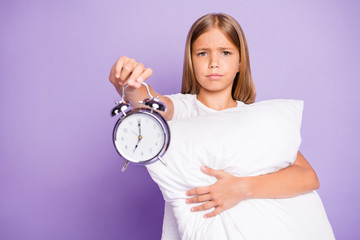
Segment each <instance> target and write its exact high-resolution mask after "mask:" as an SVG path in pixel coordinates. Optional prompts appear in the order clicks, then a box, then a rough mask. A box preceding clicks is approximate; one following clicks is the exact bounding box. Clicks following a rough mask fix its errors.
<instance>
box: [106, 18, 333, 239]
mask: <svg viewBox="0 0 360 240" xmlns="http://www.w3.org/2000/svg"><path fill="white" fill-rule="evenodd" d="M151 75H152V70H151V69H150V68H147V67H144V65H143V64H142V63H139V62H137V61H136V60H134V59H131V58H128V57H125V56H123V57H121V58H119V59H118V60H117V61H116V63H115V64H114V66H113V67H112V69H111V73H110V77H109V79H110V81H111V83H112V84H113V85H114V86H115V88H116V90H117V91H118V92H119V94H121V93H122V87H123V86H124V85H125V84H128V86H129V87H127V89H126V91H127V93H126V97H127V100H129V101H131V102H132V104H134V105H135V107H137V102H138V101H139V100H143V99H144V98H146V97H147V96H148V94H147V92H146V89H145V87H144V86H142V84H141V82H143V81H145V80H146V79H148V78H149V77H150V76H151ZM149 87H150V86H149ZM150 91H151V93H152V95H153V96H159V97H160V101H162V102H164V103H165V104H166V106H167V111H166V112H163V113H161V114H162V115H163V117H164V118H165V119H166V120H167V121H170V120H175V119H181V118H188V117H194V116H197V115H202V114H205V113H207V112H216V111H222V110H225V109H230V108H238V107H241V106H242V105H243V104H251V103H254V101H255V85H254V82H253V79H252V76H251V71H250V61H249V53H248V47H247V42H246V39H245V36H244V33H243V31H242V29H241V27H240V25H239V24H238V23H237V21H236V20H235V19H233V18H232V17H231V16H228V15H226V14H208V15H205V16H203V17H201V18H200V19H198V20H197V21H196V22H195V23H194V24H193V26H192V27H191V29H190V31H189V34H188V37H187V41H186V48H185V59H184V69H183V80H182V89H181V93H179V94H174V95H169V96H162V95H161V94H159V93H157V92H155V91H154V90H153V89H152V88H151V87H150ZM139 107H140V106H139ZM199 171H200V169H199ZM201 171H202V172H203V173H204V174H207V175H210V176H214V177H216V179H217V182H216V183H214V184H213V185H210V186H199V187H197V188H194V189H190V190H189V191H187V193H186V195H187V196H189V198H188V199H187V200H186V203H187V204H194V203H197V204H198V205H197V206H196V207H193V208H191V211H194V212H198V211H204V210H209V209H214V210H213V211H211V212H210V213H207V214H205V215H204V217H206V218H212V217H214V216H216V215H218V214H220V213H222V212H224V211H227V210H228V209H230V208H232V207H234V206H235V205H237V204H239V203H240V202H241V201H243V200H245V199H255V198H289V197H294V196H297V195H300V194H304V193H307V192H310V191H313V190H315V189H317V188H319V181H318V179H317V176H316V173H315V172H314V170H313V169H312V167H311V166H310V164H309V163H308V162H307V160H306V159H305V158H304V156H303V155H302V154H301V153H300V152H298V154H297V158H296V161H295V163H294V164H293V165H291V166H289V167H287V168H284V169H282V170H280V171H277V172H274V173H270V174H266V175H261V176H255V177H236V176H233V175H231V174H229V173H227V172H225V171H222V170H221V169H211V168H208V167H202V168H201ZM199 203H200V204H199ZM201 203H202V204H201ZM259 230H260V231H261V229H259ZM329 232H331V228H330V230H329ZM329 236H331V238H333V236H332V232H331V233H330V235H329ZM270 238H271V237H270ZM331 238H330V239H331ZM163 239H179V233H178V230H177V228H176V223H175V222H174V219H173V216H172V213H171V211H170V210H169V209H168V208H167V206H165V217H164V226H163Z"/></svg>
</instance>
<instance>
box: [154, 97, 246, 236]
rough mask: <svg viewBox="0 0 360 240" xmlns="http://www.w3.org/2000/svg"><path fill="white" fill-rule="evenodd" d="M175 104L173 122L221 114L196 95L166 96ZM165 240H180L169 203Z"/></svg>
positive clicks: (164, 226)
mask: <svg viewBox="0 0 360 240" xmlns="http://www.w3.org/2000/svg"><path fill="white" fill-rule="evenodd" d="M166 97H169V98H170V99H171V101H172V102H173V104H174V116H173V118H172V120H178V119H184V118H189V117H196V116H201V115H204V114H207V113H213V112H221V111H217V110H214V109H211V108H209V107H207V106H205V105H204V104H203V103H201V102H200V101H199V100H197V98H196V95H193V94H181V93H177V94H172V95H166ZM244 105H245V103H243V102H241V101H237V106H236V107H234V108H228V109H225V110H222V111H233V110H236V109H237V108H240V107H242V106H244ZM161 239H163V240H180V234H179V230H178V227H177V223H176V219H175V216H174V213H173V211H172V208H171V207H170V206H169V204H168V203H167V202H165V210H164V220H163V228H162V236H161Z"/></svg>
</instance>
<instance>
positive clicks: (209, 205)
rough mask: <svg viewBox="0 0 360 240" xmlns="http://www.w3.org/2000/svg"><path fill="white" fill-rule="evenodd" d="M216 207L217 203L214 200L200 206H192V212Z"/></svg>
mask: <svg viewBox="0 0 360 240" xmlns="http://www.w3.org/2000/svg"><path fill="white" fill-rule="evenodd" d="M213 207H216V203H215V202H214V201H210V202H206V203H204V204H201V205H200V206H196V207H192V208H191V209H190V210H191V211H192V212H199V211H204V210H208V209H210V208H213Z"/></svg>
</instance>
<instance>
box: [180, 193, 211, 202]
mask: <svg viewBox="0 0 360 240" xmlns="http://www.w3.org/2000/svg"><path fill="white" fill-rule="evenodd" d="M210 200H211V195H210V194H204V195H200V196H197V197H192V198H189V199H186V203H187V204H190V203H202V202H206V201H210Z"/></svg>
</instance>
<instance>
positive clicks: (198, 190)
mask: <svg viewBox="0 0 360 240" xmlns="http://www.w3.org/2000/svg"><path fill="white" fill-rule="evenodd" d="M207 193H210V186H206V187H198V188H194V189H191V190H189V191H187V192H186V195H187V196H193V195H202V194H207Z"/></svg>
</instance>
